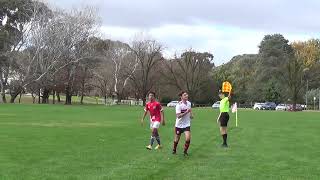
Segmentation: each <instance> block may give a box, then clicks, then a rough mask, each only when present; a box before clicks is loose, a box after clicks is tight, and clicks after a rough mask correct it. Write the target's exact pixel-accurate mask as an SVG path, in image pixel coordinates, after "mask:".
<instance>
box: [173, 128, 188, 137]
mask: <svg viewBox="0 0 320 180" xmlns="http://www.w3.org/2000/svg"><path fill="white" fill-rule="evenodd" d="M185 131H190V126H188V127H186V128H178V127H176V128H175V133H176V135H180V134H182V133H184V132H185Z"/></svg>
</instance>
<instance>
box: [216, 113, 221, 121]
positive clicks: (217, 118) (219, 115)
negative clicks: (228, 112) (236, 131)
mask: <svg viewBox="0 0 320 180" xmlns="http://www.w3.org/2000/svg"><path fill="white" fill-rule="evenodd" d="M220 116H221V113H220V114H219V116H218V118H217V123H219V119H220Z"/></svg>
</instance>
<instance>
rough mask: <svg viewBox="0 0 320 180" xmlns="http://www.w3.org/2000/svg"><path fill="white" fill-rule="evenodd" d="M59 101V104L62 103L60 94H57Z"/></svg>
mask: <svg viewBox="0 0 320 180" xmlns="http://www.w3.org/2000/svg"><path fill="white" fill-rule="evenodd" d="M57 100H58V103H60V102H61V98H60V93H59V92H57Z"/></svg>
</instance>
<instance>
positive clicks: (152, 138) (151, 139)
mask: <svg viewBox="0 0 320 180" xmlns="http://www.w3.org/2000/svg"><path fill="white" fill-rule="evenodd" d="M153 142H154V137H153V136H151V138H150V145H151V146H152V145H153Z"/></svg>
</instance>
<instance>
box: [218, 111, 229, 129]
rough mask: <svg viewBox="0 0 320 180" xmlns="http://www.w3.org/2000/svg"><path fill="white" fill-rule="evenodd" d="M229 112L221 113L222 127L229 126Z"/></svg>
mask: <svg viewBox="0 0 320 180" xmlns="http://www.w3.org/2000/svg"><path fill="white" fill-rule="evenodd" d="M229 118H230V117H229V114H228V113H227V112H223V113H221V116H220V118H219V122H220V126H221V127H227V126H228V121H229Z"/></svg>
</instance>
